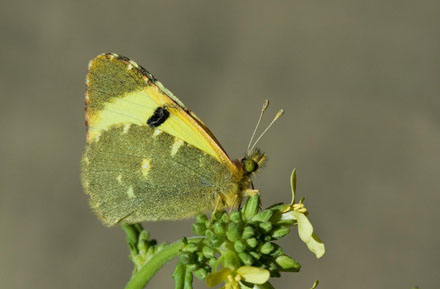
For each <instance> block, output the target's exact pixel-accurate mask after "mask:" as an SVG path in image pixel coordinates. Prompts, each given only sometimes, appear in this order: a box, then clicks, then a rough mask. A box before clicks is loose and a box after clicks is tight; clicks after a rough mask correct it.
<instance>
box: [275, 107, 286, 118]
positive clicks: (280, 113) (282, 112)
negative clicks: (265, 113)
mask: <svg viewBox="0 0 440 289" xmlns="http://www.w3.org/2000/svg"><path fill="white" fill-rule="evenodd" d="M283 114H284V109H280V111H278V113H277V114H276V115H275V119H278V118H280V117H281V116H282V115H283Z"/></svg>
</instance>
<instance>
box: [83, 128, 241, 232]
mask: <svg viewBox="0 0 440 289" xmlns="http://www.w3.org/2000/svg"><path fill="white" fill-rule="evenodd" d="M82 166H83V168H82V172H83V182H84V186H85V188H86V191H87V193H88V194H89V195H90V202H91V207H92V208H93V210H94V211H95V212H96V213H97V215H98V216H99V217H100V218H101V219H102V221H103V222H104V223H106V224H107V225H113V224H116V223H118V222H126V223H136V222H141V221H153V220H176V219H182V218H188V217H191V216H194V215H196V214H198V213H201V212H205V211H207V210H209V209H213V208H214V206H215V203H216V201H217V200H218V197H219V194H220V193H222V192H227V191H232V190H234V186H236V185H235V184H234V181H233V176H232V175H231V173H230V171H229V170H228V169H227V167H225V166H223V165H222V164H221V163H219V162H218V161H217V160H216V159H214V158H213V157H212V156H210V155H208V154H206V153H205V152H203V151H201V150H199V149H198V148H195V147H194V146H192V145H190V144H188V143H185V142H183V141H181V140H180V139H178V138H176V137H174V136H171V135H169V134H167V133H165V132H161V133H159V134H157V131H156V133H155V129H154V128H151V127H149V126H139V125H131V126H129V127H127V126H125V127H124V126H115V127H113V128H111V129H109V130H107V131H104V132H103V133H102V134H101V135H100V137H99V138H98V139H96V140H94V141H93V142H92V143H90V144H89V145H88V147H87V151H86V153H85V155H84V158H83V161H82Z"/></svg>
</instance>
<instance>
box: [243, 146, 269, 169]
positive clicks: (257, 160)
mask: <svg viewBox="0 0 440 289" xmlns="http://www.w3.org/2000/svg"><path fill="white" fill-rule="evenodd" d="M265 160H266V154H265V153H263V152H262V151H261V150H260V149H258V148H255V149H253V150H252V151H250V152H248V153H247V154H246V155H245V156H244V157H243V158H242V159H241V166H242V168H243V171H244V174H245V175H248V176H249V175H251V174H253V173H255V172H256V171H258V169H259V168H260V167H261V166H262V165H263V163H264V162H265Z"/></svg>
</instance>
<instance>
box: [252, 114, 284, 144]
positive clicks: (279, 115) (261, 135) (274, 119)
mask: <svg viewBox="0 0 440 289" xmlns="http://www.w3.org/2000/svg"><path fill="white" fill-rule="evenodd" d="M283 114H284V109H280V111H279V112H278V113H277V114H276V115H275V117H274V118H273V120H272V121H271V122H270V124H269V125H268V126H267V127H266V129H265V130H264V131H263V132H262V133H261V134H260V136H259V137H258V138H257V140H256V141H255V142H254V145H253V146H252V147H251V149H250V150H253V149H254V147H255V145H256V144H257V143H258V141H259V140H260V139H261V138H262V137H263V135H264V134H265V133H266V132H267V131H268V130H269V128H270V127H271V126H272V125H273V124H274V123H275V121H277V119H279V118H280V117H281V116H282V115H283Z"/></svg>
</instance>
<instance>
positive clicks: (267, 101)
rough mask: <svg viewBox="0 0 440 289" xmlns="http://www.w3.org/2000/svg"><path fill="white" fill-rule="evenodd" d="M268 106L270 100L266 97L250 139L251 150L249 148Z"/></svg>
mask: <svg viewBox="0 0 440 289" xmlns="http://www.w3.org/2000/svg"><path fill="white" fill-rule="evenodd" d="M268 107H269V100H268V99H266V101H265V102H264V104H263V107H262V108H261V112H260V117H259V118H258V121H257V125H256V126H255V129H254V132H253V133H252V136H251V140H250V141H249V145H248V151H249V148H250V147H251V143H252V140H253V139H254V137H255V133H256V132H257V129H258V127H259V126H260V121H261V119H262V118H263V114H264V112H265V111H266V109H267V108H268Z"/></svg>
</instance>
